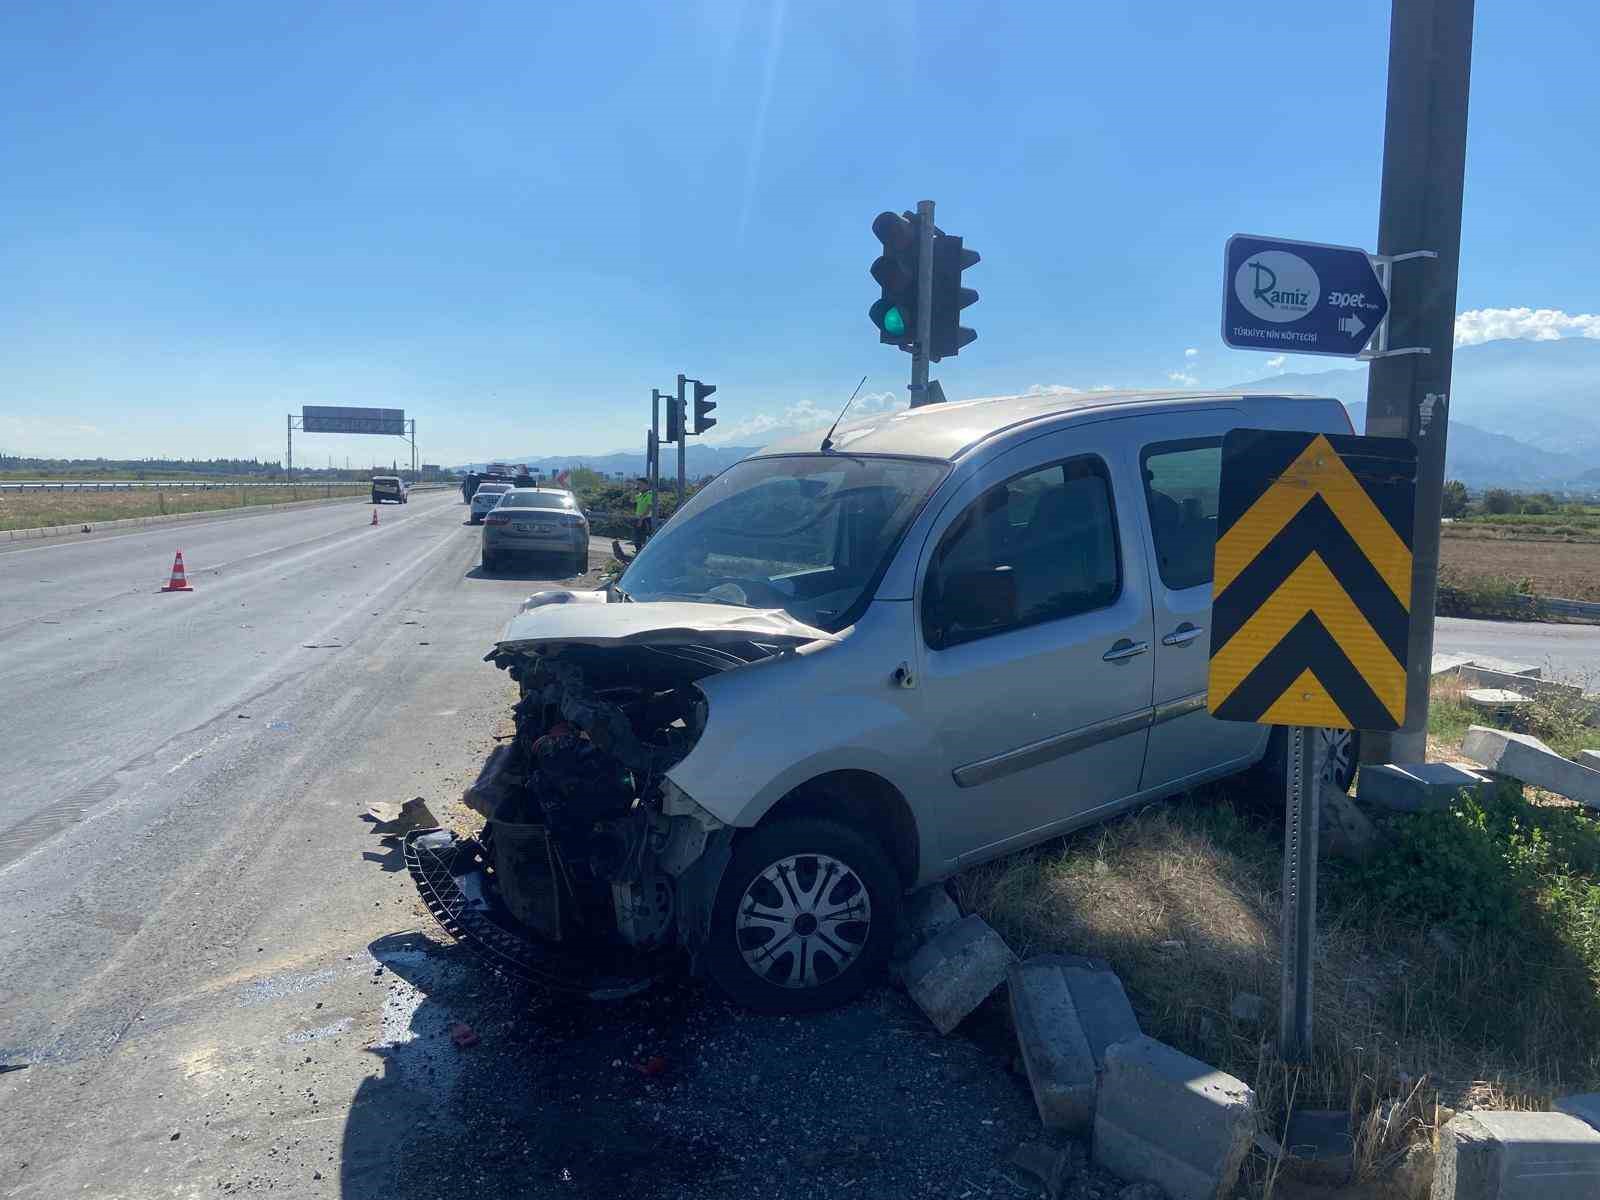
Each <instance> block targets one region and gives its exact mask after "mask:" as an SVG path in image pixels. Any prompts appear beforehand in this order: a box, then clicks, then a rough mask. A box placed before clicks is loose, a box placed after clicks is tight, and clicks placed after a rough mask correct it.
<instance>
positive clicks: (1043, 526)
mask: <svg viewBox="0 0 1600 1200" xmlns="http://www.w3.org/2000/svg"><path fill="white" fill-rule="evenodd" d="M1121 591H1122V563H1121V557H1120V550H1119V547H1118V544H1117V526H1116V513H1115V510H1114V508H1113V505H1112V499H1111V479H1110V476H1109V475H1108V473H1107V471H1106V467H1105V464H1104V463H1103V462H1101V461H1100V459H1098V458H1095V457H1092V456H1086V457H1083V458H1074V459H1069V460H1067V461H1066V462H1061V463H1056V464H1054V465H1052V466H1048V467H1043V468H1041V469H1039V470H1036V471H1030V472H1028V473H1026V474H1024V475H1018V476H1016V477H1014V478H1012V479H1008V480H1007V481H1006V482H1005V483H1001V484H996V485H995V486H994V487H992V488H990V489H989V490H988V491H986V492H984V493H983V495H981V496H979V497H978V498H977V499H976V500H975V501H973V502H972V503H971V504H970V505H968V507H967V509H966V511H964V512H963V513H962V514H961V515H960V516H959V517H957V518H956V520H955V523H954V524H952V525H951V526H950V528H949V529H948V530H946V531H945V535H944V537H943V539H941V541H940V542H939V548H938V549H937V550H936V551H935V552H934V555H933V560H932V562H931V564H930V565H929V567H928V577H927V584H926V586H925V588H924V589H923V600H922V631H923V636H924V638H926V640H927V643H928V645H929V646H930V647H932V648H933V649H935V650H940V649H944V648H946V647H949V646H956V645H959V644H961V643H962V642H970V641H972V640H974V639H975V638H980V637H988V636H990V635H992V634H996V633H1003V632H1005V631H1006V630H1008V629H1021V628H1023V627H1024V626H1027V625H1037V624H1039V623H1040V622H1042V621H1054V620H1058V619H1060V618H1062V617H1070V616H1073V615H1075V614H1077V613H1084V612H1090V611H1092V610H1094V609H1097V608H1105V607H1106V606H1107V605H1110V604H1111V603H1113V602H1114V601H1115V600H1116V598H1117V596H1118V595H1119V594H1120V592H1121Z"/></svg>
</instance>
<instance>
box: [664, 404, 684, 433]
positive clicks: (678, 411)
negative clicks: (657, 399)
mask: <svg viewBox="0 0 1600 1200" xmlns="http://www.w3.org/2000/svg"><path fill="white" fill-rule="evenodd" d="M662 399H664V400H665V401H666V402H667V434H666V436H665V437H663V438H662V439H661V440H662V441H664V442H667V443H672V442H681V441H682V440H683V409H682V408H681V407H680V404H681V401H679V399H678V398H677V397H676V396H663V397H662Z"/></svg>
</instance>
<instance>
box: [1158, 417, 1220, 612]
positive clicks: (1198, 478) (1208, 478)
mask: <svg viewBox="0 0 1600 1200" xmlns="http://www.w3.org/2000/svg"><path fill="white" fill-rule="evenodd" d="M1139 466H1140V467H1141V468H1142V471H1143V475H1144V495H1145V502H1146V503H1147V504H1148V505H1149V506H1150V531H1151V533H1152V534H1153V535H1154V537H1155V544H1156V566H1157V568H1158V569H1159V570H1160V572H1161V582H1162V583H1164V584H1166V585H1167V587H1169V588H1171V589H1172V590H1173V591H1181V590H1182V589H1183V588H1192V587H1199V586H1200V585H1201V584H1203V583H1210V582H1211V559H1212V555H1213V553H1214V552H1215V550H1216V545H1217V487H1218V485H1219V483H1220V482H1221V479H1222V439H1221V438H1195V439H1190V440H1189V441H1183V442H1158V443H1156V444H1155V445H1151V446H1146V447H1145V449H1144V452H1143V453H1142V454H1141V455H1140V456H1139Z"/></svg>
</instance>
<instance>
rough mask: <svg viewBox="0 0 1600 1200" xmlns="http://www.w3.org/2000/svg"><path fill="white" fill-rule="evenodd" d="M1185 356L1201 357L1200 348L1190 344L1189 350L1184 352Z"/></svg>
mask: <svg viewBox="0 0 1600 1200" xmlns="http://www.w3.org/2000/svg"><path fill="white" fill-rule="evenodd" d="M1183 356H1184V357H1185V358H1199V357H1200V351H1199V349H1198V348H1196V347H1194V346H1190V347H1189V348H1188V349H1187V350H1185V351H1184V352H1183Z"/></svg>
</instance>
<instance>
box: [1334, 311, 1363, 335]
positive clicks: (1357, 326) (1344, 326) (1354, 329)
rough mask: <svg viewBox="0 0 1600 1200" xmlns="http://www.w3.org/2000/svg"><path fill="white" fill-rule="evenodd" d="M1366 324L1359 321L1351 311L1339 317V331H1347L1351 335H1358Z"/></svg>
mask: <svg viewBox="0 0 1600 1200" xmlns="http://www.w3.org/2000/svg"><path fill="white" fill-rule="evenodd" d="M1365 328H1366V326H1365V325H1363V324H1362V323H1361V318H1360V317H1358V316H1356V315H1355V314H1354V313H1351V314H1350V315H1349V316H1345V317H1340V318H1339V332H1340V333H1348V334H1349V335H1350V336H1351V337H1360V336H1361V331H1362V330H1363V329H1365Z"/></svg>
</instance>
